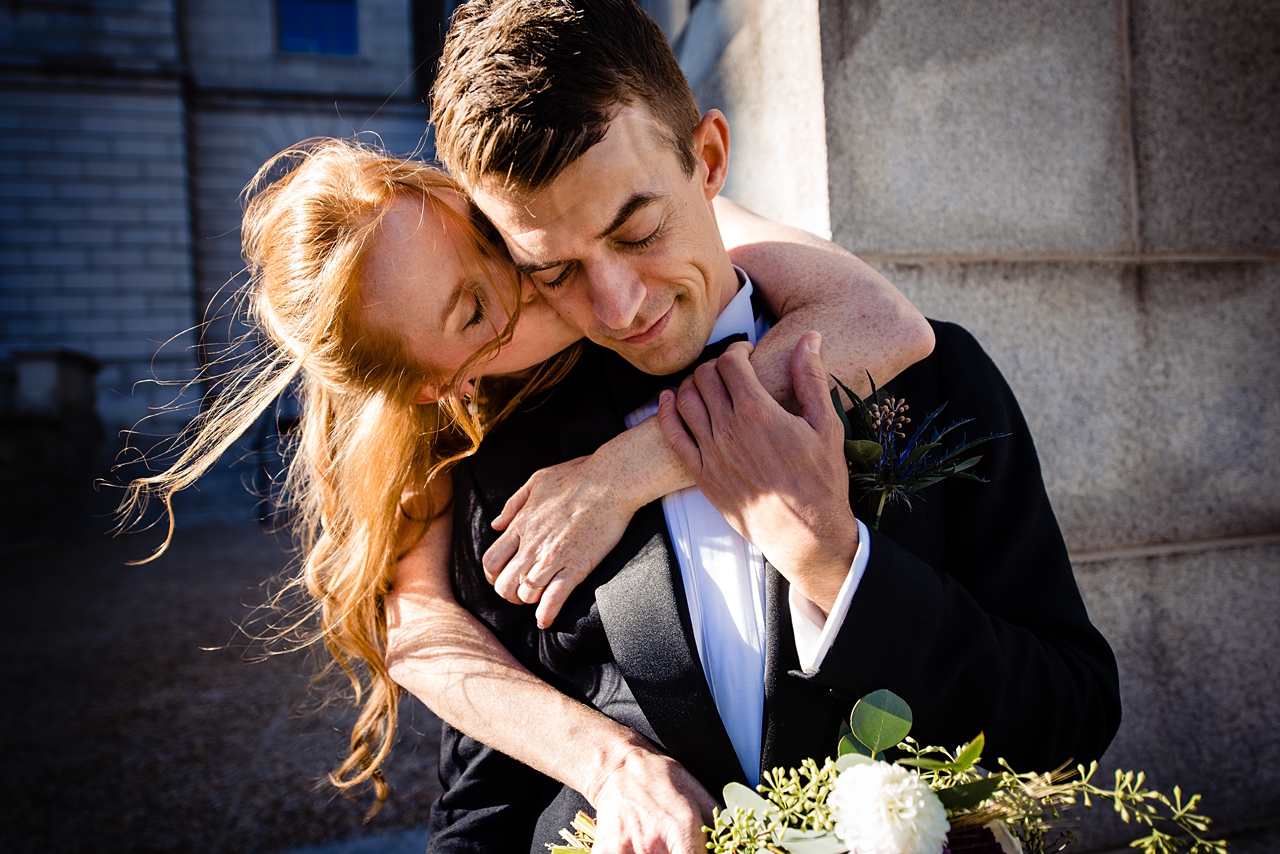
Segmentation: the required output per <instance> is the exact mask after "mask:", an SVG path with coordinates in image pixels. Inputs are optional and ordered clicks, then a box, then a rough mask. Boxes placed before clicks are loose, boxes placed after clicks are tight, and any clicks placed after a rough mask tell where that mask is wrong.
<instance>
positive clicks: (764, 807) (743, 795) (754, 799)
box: [723, 783, 769, 819]
mask: <svg viewBox="0 0 1280 854" xmlns="http://www.w3.org/2000/svg"><path fill="white" fill-rule="evenodd" d="M723 794H724V805H725V806H726V807H728V808H729V810H730V811H732V810H733V809H734V808H735V807H741V808H742V809H744V810H754V811H755V814H756V818H759V819H763V818H764V817H765V814H766V813H768V812H769V802H768V801H766V800H765V799H764V798H762V797H760V796H759V795H758V794H756V793H755V792H753V791H751V790H750V789H748V788H747V787H746V786H744V785H742V784H741V783H730V784H728V785H727V786H725V787H724V793H723Z"/></svg>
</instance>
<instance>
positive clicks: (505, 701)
mask: <svg viewBox="0 0 1280 854" xmlns="http://www.w3.org/2000/svg"><path fill="white" fill-rule="evenodd" d="M448 480H449V479H448V478H438V479H437V481H440V482H438V483H436V484H435V485H434V487H433V488H432V500H431V501H430V502H422V503H423V504H434V506H435V507H443V508H446V509H445V510H444V511H443V512H441V513H439V514H438V515H437V516H436V518H435V519H434V520H433V521H432V522H431V523H430V524H429V525H427V527H426V530H425V532H422V527H421V525H419V526H417V527H416V528H415V526H413V525H411V524H406V525H405V526H404V527H403V528H402V535H403V537H404V539H403V540H402V545H403V547H404V548H405V549H407V550H408V553H407V554H405V555H404V556H403V557H402V558H401V559H400V561H399V564H398V566H397V570H396V580H395V586H394V588H393V589H392V591H391V593H390V594H389V595H388V596H387V599H386V603H385V604H386V615H387V657H386V663H387V669H388V670H389V671H390V674H391V677H392V678H393V679H394V680H395V681H396V682H397V683H398V684H399V685H401V686H402V687H403V688H405V689H406V690H408V691H409V692H410V693H411V694H413V695H415V696H416V697H418V698H419V699H420V700H422V701H423V702H424V703H426V704H427V707H428V708H430V709H431V710H432V711H434V712H435V713H436V714H437V715H439V716H440V717H441V718H442V719H443V720H445V721H447V722H448V723H449V724H451V725H452V726H454V727H455V728H457V729H458V730H460V731H461V732H464V733H466V734H467V735H469V736H471V737H472V738H474V739H476V740H478V741H480V742H482V743H484V744H487V745H489V746H490V747H492V748H494V749H495V750H499V751H501V752H502V753H505V754H507V755H508V756H510V757H512V758H513V759H516V760H517V761H520V762H523V763H524V764H526V765H528V766H530V767H531V768H533V769H535V770H537V771H540V772H541V773H543V774H546V775H547V776H549V777H551V778H552V779H555V780H558V781H560V782H561V783H563V784H564V785H566V786H569V787H570V788H572V789H574V790H576V791H578V792H581V793H582V795H583V796H584V797H586V799H587V800H588V801H589V802H590V803H591V805H592V806H594V807H595V808H596V821H597V829H598V831H599V833H600V834H601V836H600V838H601V839H602V840H609V842H610V843H611V844H615V845H618V846H620V848H622V849H625V850H637V851H648V850H653V849H654V848H655V845H656V844H657V842H658V841H660V840H661V839H663V838H671V837H672V835H673V834H674V835H676V836H684V837H688V838H690V839H696V838H698V837H699V836H700V834H701V831H700V828H701V827H702V825H703V824H705V823H706V822H707V821H709V820H710V816H711V810H712V807H713V806H714V805H715V802H714V800H713V799H712V798H711V797H710V795H708V794H707V792H706V790H705V789H703V788H702V786H701V785H700V784H699V783H698V782H697V781H696V780H695V779H694V778H693V777H692V776H690V775H689V773H688V772H687V771H686V770H685V769H684V768H682V767H681V766H680V764H679V763H677V762H676V761H675V760H673V759H671V758H670V757H668V756H665V755H664V754H662V753H661V752H660V751H658V750H657V748H655V747H654V745H653V744H651V743H650V742H649V741H648V740H647V739H645V738H644V737H643V736H641V735H640V734H638V733H637V732H635V731H634V730H632V729H630V728H629V727H626V726H623V725H622V724H620V723H618V722H617V721H614V720H612V719H611V718H609V717H606V716H605V715H603V714H601V713H600V712H599V711H597V710H596V709H593V708H591V707H590V706H586V705H583V704H582V703H579V702H577V701H576V700H573V699H570V698H569V697H567V696H565V695H564V694H562V693H560V692H559V691H557V690H555V689H554V688H552V687H551V686H550V685H548V684H547V683H545V682H543V681H542V680H541V679H538V678H537V677H536V676H534V675H533V674H532V673H530V672H529V671H528V670H527V669H526V668H524V667H523V666H522V665H521V664H520V662H518V661H517V660H516V659H515V657H514V656H513V655H511V653H510V652H508V651H507V650H506V649H505V648H504V647H503V646H502V645H501V644H500V643H499V642H498V639H497V638H496V637H494V635H493V633H492V632H490V631H489V630H488V629H487V628H486V627H485V626H484V625H483V624H482V623H481V622H480V621H479V620H477V619H476V618H475V617H473V616H472V615H471V614H470V613H469V612H467V611H466V610H465V609H464V608H462V607H461V606H460V605H459V604H458V602H457V600H456V599H455V598H454V596H453V589H452V586H451V585H450V555H451V551H452V549H451V538H452V525H451V515H452V514H451V511H450V509H449V508H450V498H451V494H450V485H449V483H448ZM412 510H413V508H410V515H413V516H415V517H416V518H425V516H424V515H423V514H421V513H413V512H412ZM628 846H630V847H629V848H628Z"/></svg>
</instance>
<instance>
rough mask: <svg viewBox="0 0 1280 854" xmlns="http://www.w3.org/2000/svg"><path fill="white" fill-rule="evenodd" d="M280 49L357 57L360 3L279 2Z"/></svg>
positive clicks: (334, 0)
mask: <svg viewBox="0 0 1280 854" xmlns="http://www.w3.org/2000/svg"><path fill="white" fill-rule="evenodd" d="M276 19H277V23H278V25H279V32H280V49H281V50H283V51H287V52H289V53H328V54H336V55H338V56H355V55H356V54H357V53H359V51H360V41H359V39H358V37H357V34H356V0H276Z"/></svg>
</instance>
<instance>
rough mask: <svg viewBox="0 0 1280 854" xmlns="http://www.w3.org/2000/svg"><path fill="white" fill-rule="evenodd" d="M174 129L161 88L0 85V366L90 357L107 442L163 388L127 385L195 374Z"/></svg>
mask: <svg viewBox="0 0 1280 854" xmlns="http://www.w3.org/2000/svg"><path fill="white" fill-rule="evenodd" d="M185 123H186V118H185V105H184V103H183V100H182V96H181V92H180V90H179V87H178V85H177V83H176V82H172V81H165V80H163V79H158V80H155V81H152V82H151V83H150V84H148V85H144V86H130V87H128V88H120V87H115V86H111V85H109V84H89V83H87V82H80V83H76V84H75V85H60V84H52V85H51V84H49V83H48V82H45V81H39V80H34V79H16V80H11V81H9V83H8V85H6V86H4V87H2V88H0V169H3V170H4V173H5V174H4V177H3V182H2V183H0V198H2V200H3V201H2V202H0V242H2V243H3V247H4V248H3V252H4V263H3V266H2V268H0V296H2V298H3V303H0V328H3V335H2V336H0V359H3V358H6V357H8V356H9V355H10V354H11V353H12V352H13V351H15V350H48V349H54V348H57V347H70V348H72V349H76V350H80V351H83V352H87V353H89V354H90V355H93V356H95V357H97V358H98V359H100V360H101V361H102V363H103V368H102V371H101V372H100V373H99V374H98V380H97V397H98V411H99V413H100V415H101V416H102V418H103V421H104V423H105V425H106V428H107V434H108V435H109V436H113V435H115V434H116V433H117V432H118V431H120V430H123V429H127V428H129V427H132V426H133V425H134V423H135V422H137V421H138V420H139V419H141V418H143V417H145V416H146V415H147V414H148V413H149V411H150V408H151V407H155V406H157V405H160V404H163V403H166V402H168V401H170V400H171V399H172V398H173V397H174V395H175V391H176V390H175V389H174V388H172V387H166V386H160V385H156V384H152V383H147V382H144V383H143V384H142V385H136V386H135V383H137V382H138V381H139V380H148V379H151V378H152V377H155V378H158V379H163V380H181V379H189V378H190V377H191V376H192V372H193V370H194V367H195V364H196V356H195V352H194V350H193V344H194V343H195V336H194V335H193V334H192V331H191V330H192V329H193V327H194V326H195V324H196V323H197V322H198V319H197V316H196V309H195V300H194V297H195V291H194V279H193V276H192V263H191V228H190V219H189V208H188V197H187V184H186V124H185ZM166 342H168V343H166ZM162 344H163V345H164V346H163V347H161V345H162ZM178 423H180V420H175V419H173V418H161V419H159V420H158V421H157V423H156V424H155V425H154V427H155V428H156V429H159V430H171V429H174V427H175V426H176V425H177V424H178Z"/></svg>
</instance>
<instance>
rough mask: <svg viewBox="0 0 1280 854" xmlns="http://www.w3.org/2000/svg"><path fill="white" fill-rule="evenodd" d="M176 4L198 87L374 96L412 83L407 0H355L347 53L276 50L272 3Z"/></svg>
mask: <svg viewBox="0 0 1280 854" xmlns="http://www.w3.org/2000/svg"><path fill="white" fill-rule="evenodd" d="M184 6H185V15H184V21H183V31H184V35H185V38H186V44H187V50H188V56H189V62H190V69H191V75H192V77H193V78H194V80H195V82H196V84H197V85H198V86H200V87H201V88H204V89H230V90H249V91H254V92H263V91H274V92H290V93H303V92H312V93H316V94H321V95H331V94H338V93H342V94H364V95H370V96H373V95H376V96H378V99H379V101H381V100H382V99H384V98H387V97H389V96H390V95H391V94H392V93H393V92H396V90H400V94H401V95H406V96H407V95H410V94H411V93H412V91H413V80H412V79H411V77H412V74H413V70H414V62H413V61H412V59H411V57H412V56H413V45H412V42H411V38H412V32H413V30H412V27H411V26H410V12H411V9H410V6H411V4H410V3H409V2H408V0H361V2H359V3H357V4H356V14H357V19H356V31H357V34H358V38H359V52H358V53H357V54H356V55H355V56H325V55H320V54H312V53H285V52H283V51H281V50H279V48H278V47H277V45H278V42H279V35H278V33H277V29H276V19H275V4H274V3H266V2H262V0H191V2H188V3H186V4H184ZM330 106H332V105H330Z"/></svg>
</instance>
